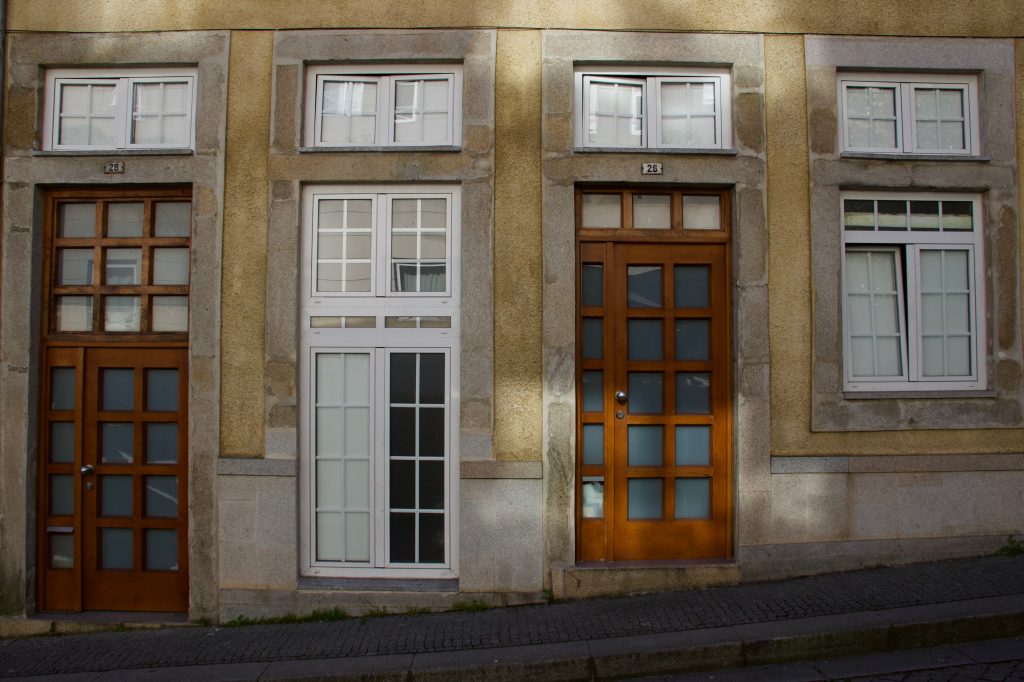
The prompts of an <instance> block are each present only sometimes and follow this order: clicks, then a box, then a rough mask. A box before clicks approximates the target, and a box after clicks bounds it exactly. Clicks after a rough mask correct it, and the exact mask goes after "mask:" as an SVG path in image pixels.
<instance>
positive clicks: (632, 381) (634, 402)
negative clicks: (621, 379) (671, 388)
mask: <svg viewBox="0 0 1024 682" xmlns="http://www.w3.org/2000/svg"><path fill="white" fill-rule="evenodd" d="M663 382H664V376H663V375H662V373H661V372H630V373H629V394H628V395H629V413H630V414H661V413H662V412H663V411H664V401H663V397H662V396H663V394H664V390H663V388H662V386H663Z"/></svg>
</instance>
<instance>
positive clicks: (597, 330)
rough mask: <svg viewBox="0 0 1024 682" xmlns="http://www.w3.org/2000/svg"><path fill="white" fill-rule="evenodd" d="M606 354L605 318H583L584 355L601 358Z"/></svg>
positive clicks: (587, 357)
mask: <svg viewBox="0 0 1024 682" xmlns="http://www.w3.org/2000/svg"><path fill="white" fill-rule="evenodd" d="M603 356H604V320H603V319H602V318H600V317H585V318H583V357H584V359H587V360H600V359H601V358H602V357H603Z"/></svg>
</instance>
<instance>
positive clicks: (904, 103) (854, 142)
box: [839, 73, 981, 155]
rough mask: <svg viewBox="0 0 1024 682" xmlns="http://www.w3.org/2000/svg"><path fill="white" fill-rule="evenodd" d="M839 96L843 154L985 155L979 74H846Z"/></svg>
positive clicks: (841, 79)
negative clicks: (982, 138)
mask: <svg viewBox="0 0 1024 682" xmlns="http://www.w3.org/2000/svg"><path fill="white" fill-rule="evenodd" d="M839 97H840V102H841V105H842V116H841V117H840V119H841V125H840V127H841V131H840V136H841V139H842V148H843V151H847V152H868V153H888V154H943V155H946V154H954V155H956V154H962V155H977V154H978V153H980V149H981V145H980V140H981V137H980V134H979V131H978V79H977V77H976V76H968V75H957V76H940V75H933V74H928V75H925V74H847V73H841V74H840V76H839Z"/></svg>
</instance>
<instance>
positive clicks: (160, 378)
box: [146, 369, 178, 412]
mask: <svg viewBox="0 0 1024 682" xmlns="http://www.w3.org/2000/svg"><path fill="white" fill-rule="evenodd" d="M146 409H147V410H149V411H150V412H177V411H178V370H177V369H147V370H146Z"/></svg>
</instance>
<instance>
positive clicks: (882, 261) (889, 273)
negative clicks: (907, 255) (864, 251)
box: [869, 251, 896, 292]
mask: <svg viewBox="0 0 1024 682" xmlns="http://www.w3.org/2000/svg"><path fill="white" fill-rule="evenodd" d="M895 258H896V255H895V254H894V253H893V252H891V251H875V252H872V253H871V254H869V262H870V264H871V290H872V291H885V292H890V291H896V267H895Z"/></svg>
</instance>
